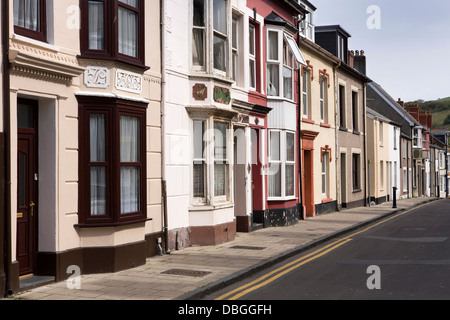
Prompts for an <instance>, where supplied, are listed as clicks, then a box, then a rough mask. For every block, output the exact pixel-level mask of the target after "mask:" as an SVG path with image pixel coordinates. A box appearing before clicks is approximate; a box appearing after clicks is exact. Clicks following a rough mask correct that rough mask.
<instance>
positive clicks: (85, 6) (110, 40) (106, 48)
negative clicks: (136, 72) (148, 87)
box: [80, 0, 145, 67]
mask: <svg viewBox="0 0 450 320" xmlns="http://www.w3.org/2000/svg"><path fill="white" fill-rule="evenodd" d="M144 3H145V1H144V0H110V1H106V0H82V1H81V2H80V9H81V25H82V27H81V33H80V34H81V54H82V57H83V58H99V59H114V60H120V61H123V62H126V63H130V64H134V65H137V66H142V67H143V66H144V48H145V45H144V39H145V38H144V29H145V28H144V21H145V17H144Z"/></svg>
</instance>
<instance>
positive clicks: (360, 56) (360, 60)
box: [353, 50, 366, 75]
mask: <svg viewBox="0 0 450 320" xmlns="http://www.w3.org/2000/svg"><path fill="white" fill-rule="evenodd" d="M353 60H354V68H355V69H356V70H358V71H359V72H361V73H362V74H364V75H366V56H365V55H364V51H363V50H361V52H359V51H358V50H356V53H355V57H354V58H353Z"/></svg>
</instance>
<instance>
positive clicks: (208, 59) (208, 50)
mask: <svg viewBox="0 0 450 320" xmlns="http://www.w3.org/2000/svg"><path fill="white" fill-rule="evenodd" d="M224 1H225V2H226V4H225V10H226V29H227V31H226V34H225V33H223V32H220V31H219V30H215V29H214V2H213V1H209V0H205V11H204V19H205V21H204V25H205V26H204V27H195V26H194V25H193V19H191V20H190V25H191V30H194V29H203V30H204V43H203V51H204V60H205V61H204V64H205V65H204V66H196V65H194V64H193V51H192V46H193V31H192V32H191V36H190V41H191V42H192V43H191V46H190V48H191V49H190V50H191V53H190V61H191V70H192V71H193V72H206V73H210V74H213V75H217V76H219V77H223V78H231V76H232V62H231V60H232V44H231V42H232V17H233V14H232V9H231V1H230V0H224ZM190 4H191V17H193V8H194V4H193V0H191V2H190ZM215 37H218V38H221V39H222V40H224V41H225V45H224V46H225V49H224V50H225V52H224V55H225V57H224V59H225V62H224V64H225V70H220V69H217V68H215V66H214V38H215Z"/></svg>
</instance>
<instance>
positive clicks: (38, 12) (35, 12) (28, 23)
mask: <svg viewBox="0 0 450 320" xmlns="http://www.w3.org/2000/svg"><path fill="white" fill-rule="evenodd" d="M13 11H14V32H15V33H16V34H19V35H23V36H25V37H29V38H33V39H36V40H39V41H44V42H45V41H47V30H46V29H47V24H46V21H47V19H46V16H47V13H46V0H14V2H13Z"/></svg>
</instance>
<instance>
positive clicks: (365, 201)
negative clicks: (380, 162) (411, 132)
mask: <svg viewBox="0 0 450 320" xmlns="http://www.w3.org/2000/svg"><path fill="white" fill-rule="evenodd" d="M366 95H367V83H366V82H364V91H363V129H364V139H363V144H364V166H367V170H364V172H365V174H364V186H365V188H364V199H365V200H364V206H367V205H369V207H370V199H369V200H367V197H370V192H369V191H368V190H367V189H368V188H370V187H369V183H370V181H369V180H368V175H369V168H368V166H369V163H368V161H367V132H366V112H367V102H366Z"/></svg>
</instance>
